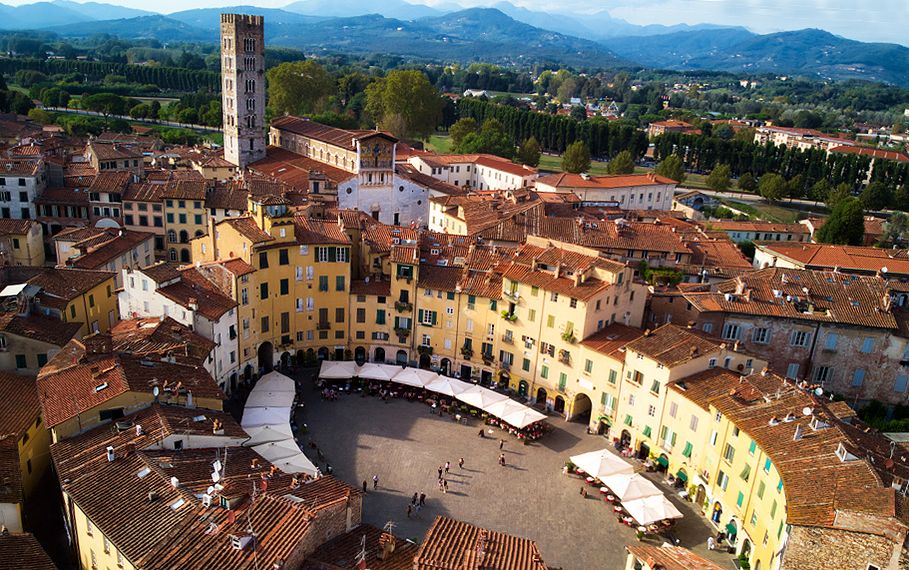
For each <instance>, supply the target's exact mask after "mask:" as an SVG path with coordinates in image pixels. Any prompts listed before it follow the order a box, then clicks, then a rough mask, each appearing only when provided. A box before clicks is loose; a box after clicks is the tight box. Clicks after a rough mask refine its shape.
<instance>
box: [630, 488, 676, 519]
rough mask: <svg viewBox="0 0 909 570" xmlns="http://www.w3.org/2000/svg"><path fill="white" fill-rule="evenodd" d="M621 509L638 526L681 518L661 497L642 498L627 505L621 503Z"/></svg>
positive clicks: (664, 498)
mask: <svg viewBox="0 0 909 570" xmlns="http://www.w3.org/2000/svg"><path fill="white" fill-rule="evenodd" d="M622 508H624V509H625V511H626V512H628V514H629V515H630V516H631V518H633V519H634V520H636V521H637V522H638V524H640V525H648V524H650V523H655V522H657V521H661V520H664V519H680V518H682V513H680V512H679V510H678V509H677V508H675V505H673V504H672V503H670V502H669V500H668V499H667V498H666V497H664V496H662V495H654V496H652V497H644V498H643V499H637V500H635V501H628V502H627V503H626V502H624V501H623V502H622Z"/></svg>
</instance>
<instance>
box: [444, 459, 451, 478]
mask: <svg viewBox="0 0 909 570" xmlns="http://www.w3.org/2000/svg"><path fill="white" fill-rule="evenodd" d="M449 469H451V461H446V462H445V474H446V475H448V470H449Z"/></svg>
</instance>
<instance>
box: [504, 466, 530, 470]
mask: <svg viewBox="0 0 909 570" xmlns="http://www.w3.org/2000/svg"><path fill="white" fill-rule="evenodd" d="M507 467H508V468H510V469H514V470H515V471H527V469H525V468H524V467H518V466H517V465H507Z"/></svg>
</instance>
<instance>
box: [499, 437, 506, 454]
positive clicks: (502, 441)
mask: <svg viewBox="0 0 909 570" xmlns="http://www.w3.org/2000/svg"><path fill="white" fill-rule="evenodd" d="M504 448H505V440H504V439H500V440H499V451H502V449H504Z"/></svg>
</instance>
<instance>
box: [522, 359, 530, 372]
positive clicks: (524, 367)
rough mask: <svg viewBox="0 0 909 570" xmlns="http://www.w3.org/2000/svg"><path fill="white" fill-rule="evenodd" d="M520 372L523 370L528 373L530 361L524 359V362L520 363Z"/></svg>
mask: <svg viewBox="0 0 909 570" xmlns="http://www.w3.org/2000/svg"><path fill="white" fill-rule="evenodd" d="M521 370H523V371H524V372H530V359H529V358H525V359H524V361H523V362H522V363H521Z"/></svg>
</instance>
